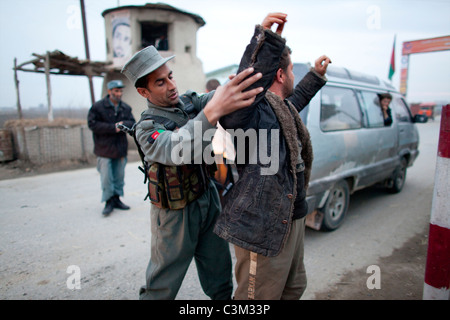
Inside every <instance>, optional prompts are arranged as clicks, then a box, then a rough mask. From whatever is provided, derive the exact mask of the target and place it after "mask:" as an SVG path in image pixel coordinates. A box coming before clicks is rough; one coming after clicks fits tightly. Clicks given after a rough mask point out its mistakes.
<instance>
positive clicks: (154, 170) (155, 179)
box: [134, 95, 217, 210]
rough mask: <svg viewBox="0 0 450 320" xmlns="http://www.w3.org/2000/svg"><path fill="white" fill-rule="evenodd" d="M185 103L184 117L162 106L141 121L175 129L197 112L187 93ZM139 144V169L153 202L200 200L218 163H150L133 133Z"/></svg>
mask: <svg viewBox="0 0 450 320" xmlns="http://www.w3.org/2000/svg"><path fill="white" fill-rule="evenodd" d="M180 99H181V101H182V102H183V104H184V110H183V113H184V116H183V115H180V114H174V113H172V112H168V111H165V110H160V109H152V110H151V113H147V114H144V115H143V116H142V118H141V120H140V121H139V122H141V121H144V120H153V121H155V122H156V123H158V124H160V125H162V126H163V127H164V128H165V129H166V130H169V131H174V130H176V129H178V128H180V127H182V126H184V125H185V124H186V123H187V122H188V121H189V120H190V119H193V118H195V116H197V114H198V112H197V110H196V109H195V108H194V104H193V103H192V101H191V99H190V98H189V97H188V96H187V95H182V96H180ZM134 138H135V142H136V145H137V147H138V151H139V154H140V156H141V160H142V163H143V167H139V169H140V170H141V171H142V172H143V173H144V174H145V179H144V183H148V194H147V196H146V197H145V199H147V198H149V199H150V202H151V203H152V204H153V205H155V206H157V207H159V208H163V209H171V210H178V209H183V208H184V207H185V206H186V205H188V204H189V203H191V202H193V201H195V200H196V199H198V198H199V197H200V196H201V195H202V194H203V193H204V192H205V190H206V188H207V187H208V184H209V181H210V178H211V177H212V176H213V174H214V172H215V171H216V169H217V168H216V165H215V164H213V165H206V164H204V163H203V164H186V165H182V166H167V165H163V164H160V163H157V162H155V163H153V164H151V165H150V164H148V163H147V162H146V161H145V159H144V154H143V152H142V150H141V149H140V146H139V143H138V142H137V140H136V137H135V135H134Z"/></svg>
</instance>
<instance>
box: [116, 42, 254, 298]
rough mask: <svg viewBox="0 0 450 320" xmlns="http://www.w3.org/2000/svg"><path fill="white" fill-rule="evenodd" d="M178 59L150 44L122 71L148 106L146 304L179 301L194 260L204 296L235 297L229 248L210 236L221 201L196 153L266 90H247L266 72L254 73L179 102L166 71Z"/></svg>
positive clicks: (140, 139)
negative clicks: (227, 118) (221, 122)
mask: <svg viewBox="0 0 450 320" xmlns="http://www.w3.org/2000/svg"><path fill="white" fill-rule="evenodd" d="M173 58H174V56H171V57H168V58H163V57H161V56H160V54H159V53H158V51H157V50H156V49H155V47H153V46H150V47H147V48H145V49H143V50H141V51H139V52H138V53H136V54H135V55H134V56H133V57H132V58H131V59H130V60H129V61H128V62H127V64H126V65H125V66H124V67H123V70H122V72H123V73H124V74H125V75H126V76H127V77H128V79H129V80H130V81H131V82H132V83H133V84H134V85H135V87H136V90H137V92H138V93H139V94H140V95H141V96H142V97H144V98H145V99H146V100H147V105H148V109H147V110H146V111H145V112H143V114H142V116H141V120H140V121H139V122H138V124H137V125H136V130H135V138H136V141H137V143H138V146H139V148H140V150H141V151H142V154H143V157H144V163H145V164H146V166H147V167H148V173H149V178H150V181H149V196H150V200H151V203H152V205H151V233H152V240H151V241H152V243H151V257H150V262H149V264H148V268H147V274H146V278H147V283H146V285H145V286H144V287H142V288H141V290H140V298H141V299H175V297H176V295H177V292H178V290H179V288H180V286H181V283H182V281H183V279H184V276H185V274H186V271H187V269H188V267H189V265H190V262H191V261H192V258H194V259H195V262H196V265H197V270H198V275H199V279H200V282H201V285H202V288H203V290H204V292H205V294H206V295H208V296H209V297H210V298H211V299H230V298H231V294H232V274H231V256H230V252H229V245H228V243H227V242H226V241H224V240H223V239H220V238H219V237H218V236H216V235H215V234H214V233H213V232H212V230H213V227H214V223H215V221H216V218H217V216H218V214H219V213H220V210H221V205H220V200H219V195H218V192H217V189H216V187H215V186H214V183H213V182H212V181H211V180H210V176H211V171H210V167H209V166H207V165H206V164H205V163H204V161H202V160H203V159H200V161H199V159H198V157H197V158H196V159H194V158H195V156H194V155H196V154H197V155H198V154H200V155H202V154H203V151H204V150H205V149H207V148H208V146H210V142H211V141H207V139H205V140H206V141H204V139H203V134H204V133H205V132H208V130H209V132H210V133H211V131H214V130H215V129H216V123H217V121H218V119H219V118H220V117H221V116H223V115H225V114H228V113H231V112H233V111H235V110H238V109H241V108H244V107H247V106H249V105H250V104H251V103H252V102H253V101H254V99H255V96H256V94H258V93H260V92H262V88H255V89H252V90H248V91H245V92H243V90H244V89H246V88H247V87H248V86H250V85H251V84H253V83H255V82H256V81H257V80H258V79H260V78H261V74H259V73H258V74H255V75H253V76H251V77H249V76H250V75H251V73H252V72H253V69H252V68H249V69H247V70H245V71H244V72H242V73H241V74H239V75H238V76H236V77H235V78H234V79H233V80H231V81H230V82H229V83H228V84H226V85H225V86H222V87H219V88H218V89H217V90H216V91H214V92H211V93H208V94H204V95H198V94H196V93H195V92H192V91H188V92H187V93H186V94H185V95H183V96H182V97H180V95H179V93H178V90H177V86H176V82H175V79H174V75H173V72H172V70H171V69H170V67H169V66H168V65H167V62H168V61H169V60H171V59H173ZM247 77H248V78H247ZM246 78H247V79H246ZM244 79H245V80H244ZM194 133H197V134H196V135H194ZM181 137H182V139H181ZM210 137H212V135H210ZM181 140H183V146H188V147H187V149H186V148H185V149H183V150H182V152H181V153H182V156H181V157H180V156H177V155H176V153H174V152H173V150H175V149H176V148H177V147H178V146H179V143H180V141H181ZM199 151H200V153H199ZM206 153H207V152H206Z"/></svg>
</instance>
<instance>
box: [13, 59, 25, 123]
mask: <svg viewBox="0 0 450 320" xmlns="http://www.w3.org/2000/svg"><path fill="white" fill-rule="evenodd" d="M14 84H15V86H16V97H17V113H18V114H19V119H20V120H22V119H23V113H22V105H21V104H20V93H19V78H18V77H17V58H14Z"/></svg>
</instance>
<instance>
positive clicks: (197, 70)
mask: <svg viewBox="0 0 450 320" xmlns="http://www.w3.org/2000/svg"><path fill="white" fill-rule="evenodd" d="M102 16H103V17H104V19H105V32H106V48H107V60H108V61H111V62H112V63H113V64H112V67H111V71H110V72H108V73H107V75H106V76H105V79H104V83H103V90H102V96H104V95H106V94H107V91H106V84H107V83H108V82H109V81H111V80H113V79H121V80H122V81H124V83H125V84H126V88H125V89H124V95H123V100H124V101H126V102H127V103H128V104H130V105H131V106H132V108H133V114H134V116H135V118H136V120H138V119H139V118H140V114H141V112H142V111H144V110H145V109H146V102H145V100H144V98H142V97H141V96H140V95H139V94H138V93H137V92H136V89H135V88H134V85H133V84H131V83H130V82H129V80H128V79H127V78H126V77H125V76H124V75H122V74H121V73H120V70H121V69H122V67H123V66H124V64H125V63H126V61H128V59H129V58H131V57H132V55H133V54H135V53H136V52H138V51H139V50H141V49H143V48H145V47H147V46H149V45H154V46H155V47H156V48H157V49H158V51H159V52H160V53H161V55H162V56H163V57H167V56H171V55H175V56H176V57H175V58H174V59H172V60H171V61H169V62H168V65H169V67H170V68H171V69H172V71H173V72H174V76H175V80H176V81H177V85H178V90H179V92H180V93H184V92H185V91H186V90H188V89H192V90H195V91H198V92H204V90H205V83H206V78H205V74H204V72H203V66H202V62H201V61H200V60H199V59H198V58H197V31H198V29H199V28H200V27H202V26H204V25H205V21H204V20H203V19H202V17H200V16H198V15H196V14H192V13H188V12H185V11H182V10H179V9H177V8H174V7H172V6H169V5H167V4H163V3H157V4H151V3H148V4H146V5H144V6H121V7H116V8H112V9H107V10H105V11H104V12H103V13H102Z"/></svg>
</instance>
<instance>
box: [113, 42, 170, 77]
mask: <svg viewBox="0 0 450 320" xmlns="http://www.w3.org/2000/svg"><path fill="white" fill-rule="evenodd" d="M173 58H175V56H171V57H168V58H163V57H161V55H160V54H159V52H158V50H156V48H155V47H154V46H148V47H147V48H145V49H142V50H141V51H138V52H136V53H135V54H134V56H133V57H131V59H130V60H129V61H128V62H127V63H126V64H125V65H124V66H123V68H122V73H123V74H124V75H125V76H126V77H127V78H128V79H129V80H130V81H131V82H132V83H133V84H136V81H137V80H138V79H139V78H142V77H143V76H146V75H148V74H149V73H152V72H153V71H155V70H156V69H158V68H159V67H161V66H162V65H163V64H165V63H166V62H167V61H169V60H171V59H173Z"/></svg>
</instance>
